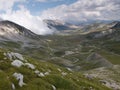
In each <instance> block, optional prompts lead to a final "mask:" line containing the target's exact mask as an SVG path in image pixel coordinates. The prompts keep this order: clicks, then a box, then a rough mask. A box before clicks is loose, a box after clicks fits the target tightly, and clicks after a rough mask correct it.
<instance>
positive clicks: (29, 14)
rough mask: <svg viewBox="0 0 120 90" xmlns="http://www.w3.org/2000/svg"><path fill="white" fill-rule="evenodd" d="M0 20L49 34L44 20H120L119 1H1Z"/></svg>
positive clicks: (74, 21) (73, 21)
mask: <svg viewBox="0 0 120 90" xmlns="http://www.w3.org/2000/svg"><path fill="white" fill-rule="evenodd" d="M0 19H3V20H10V21H13V22H15V23H17V24H20V25H22V26H24V27H26V28H28V29H30V30H32V31H33V32H35V33H38V34H46V33H52V32H53V30H49V29H48V28H47V27H46V26H45V24H44V22H43V20H44V19H54V20H56V19H57V20H60V21H63V22H70V23H79V22H87V21H89V20H93V21H94V20H117V21H118V20H120V0H0Z"/></svg>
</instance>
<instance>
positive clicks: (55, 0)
mask: <svg viewBox="0 0 120 90" xmlns="http://www.w3.org/2000/svg"><path fill="white" fill-rule="evenodd" d="M36 1H38V2H57V1H63V0H36Z"/></svg>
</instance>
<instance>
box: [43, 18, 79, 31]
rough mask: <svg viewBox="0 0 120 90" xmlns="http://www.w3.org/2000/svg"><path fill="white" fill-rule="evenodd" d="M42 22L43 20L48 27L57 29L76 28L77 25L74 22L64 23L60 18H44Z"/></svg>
mask: <svg viewBox="0 0 120 90" xmlns="http://www.w3.org/2000/svg"><path fill="white" fill-rule="evenodd" d="M43 22H45V23H46V24H47V26H48V28H50V29H55V30H58V31H64V30H75V29H77V28H78V26H76V25H74V24H70V23H66V22H64V21H60V20H49V19H45V20H43Z"/></svg>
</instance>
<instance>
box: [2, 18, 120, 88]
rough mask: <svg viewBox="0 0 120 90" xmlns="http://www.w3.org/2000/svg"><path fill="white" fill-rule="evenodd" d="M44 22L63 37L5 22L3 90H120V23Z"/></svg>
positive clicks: (3, 32)
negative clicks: (39, 33)
mask: <svg viewBox="0 0 120 90" xmlns="http://www.w3.org/2000/svg"><path fill="white" fill-rule="evenodd" d="M44 22H45V23H46V25H47V26H48V28H50V29H55V30H56V31H57V32H55V33H54V34H52V35H37V34H35V33H33V32H32V31H31V30H29V29H27V28H25V27H23V26H20V25H18V24H16V23H14V22H11V21H0V78H2V81H0V85H1V86H0V89H1V90H15V89H16V90H119V89H120V76H119V75H120V71H119V69H120V21H111V22H107V23H106V22H94V23H90V24H85V25H75V24H70V23H66V22H63V21H60V20H44Z"/></svg>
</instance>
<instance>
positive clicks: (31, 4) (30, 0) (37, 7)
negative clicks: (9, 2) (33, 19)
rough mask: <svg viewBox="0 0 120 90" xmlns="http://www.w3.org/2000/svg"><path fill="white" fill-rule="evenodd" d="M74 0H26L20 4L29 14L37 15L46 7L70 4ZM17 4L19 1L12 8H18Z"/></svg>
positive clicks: (74, 0)
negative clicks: (41, 0) (43, 0)
mask: <svg viewBox="0 0 120 90" xmlns="http://www.w3.org/2000/svg"><path fill="white" fill-rule="evenodd" d="M76 1H77V0H60V1H50V0H48V1H45V2H40V1H37V0H27V2H24V3H22V5H24V7H25V8H27V9H28V10H29V11H30V12H31V14H33V15H38V14H40V13H41V12H42V11H44V10H46V9H49V8H54V7H56V6H59V5H62V4H66V5H70V4H72V3H74V2H76ZM19 4H20V3H19V2H16V3H15V4H14V6H13V10H18V9H19V8H18V5H19Z"/></svg>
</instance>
